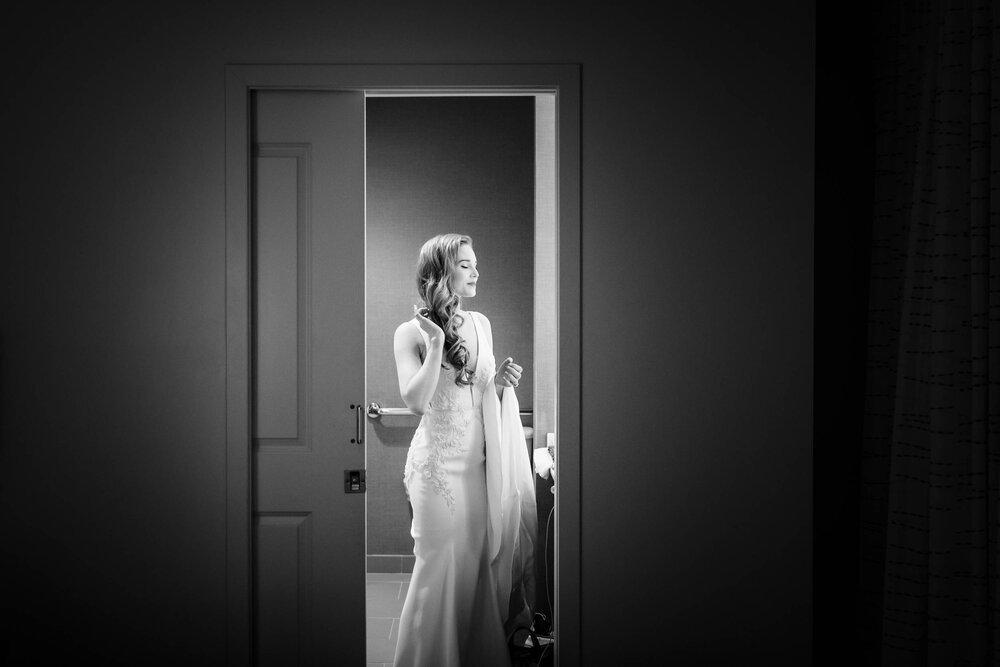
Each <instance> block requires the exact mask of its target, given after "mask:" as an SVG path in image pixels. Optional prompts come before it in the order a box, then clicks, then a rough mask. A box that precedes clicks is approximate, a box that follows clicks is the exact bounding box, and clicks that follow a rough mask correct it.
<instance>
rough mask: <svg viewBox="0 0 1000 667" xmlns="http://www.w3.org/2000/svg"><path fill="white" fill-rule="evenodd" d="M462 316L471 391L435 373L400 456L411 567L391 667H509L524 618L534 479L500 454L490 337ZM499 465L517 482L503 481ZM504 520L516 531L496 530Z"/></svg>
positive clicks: (509, 397)
mask: <svg viewBox="0 0 1000 667" xmlns="http://www.w3.org/2000/svg"><path fill="white" fill-rule="evenodd" d="M470 316H471V317H472V319H473V322H474V324H475V331H476V335H477V336H478V339H479V355H478V359H477V361H476V371H475V373H474V375H473V378H472V380H473V383H472V384H471V385H457V384H455V371H454V370H451V369H448V368H442V369H441V370H440V376H439V378H438V384H437V388H436V390H435V392H434V396H433V397H432V398H431V401H430V404H429V406H428V409H427V410H426V411H425V413H424V416H423V417H422V418H421V420H420V424H419V426H418V427H417V430H416V432H415V433H414V436H413V440H412V441H411V443H410V448H409V451H408V453H407V457H406V467H405V469H404V474H403V481H404V483H405V485H406V490H407V494H408V496H409V499H410V504H411V505H412V507H413V523H412V526H411V531H410V533H411V535H412V536H413V540H414V547H413V553H414V556H416V559H415V563H414V567H413V574H412V576H411V579H410V586H409V589H408V591H407V594H406V600H405V602H404V603H403V611H402V614H401V618H400V621H399V622H400V627H399V639H398V641H397V644H396V655H395V660H394V662H393V665H394V667H510V664H511V662H510V656H509V652H508V649H507V633H508V632H510V631H511V630H512V627H513V626H516V625H518V624H522V625H526V624H527V623H530V620H531V612H530V607H529V605H530V604H531V603H532V602H533V600H532V599H531V596H532V595H533V590H534V587H533V583H534V582H533V553H532V552H533V541H534V535H533V532H532V531H533V529H534V528H535V527H536V526H537V518H536V517H535V516H534V515H533V512H534V486H533V477H532V473H531V470H530V463H527V452H526V451H524V452H523V454H524V458H523V460H522V459H521V458H520V457H519V456H518V454H520V452H517V451H516V450H517V446H516V445H514V446H511V447H510V449H511V450H512V451H513V452H514V456H513V457H511V456H501V453H500V447H501V442H500V441H498V435H499V433H498V431H499V429H500V428H501V427H500V425H499V423H500V416H499V415H500V413H501V410H502V409H501V408H500V402H499V400H498V399H497V395H496V391H495V389H494V384H493V375H494V373H495V370H496V360H495V358H494V356H493V342H492V336H491V334H490V328H489V323H488V322H487V321H486V320H485V317H483V316H482V315H480V314H479V313H470ZM414 326H417V325H416V322H415V321H414ZM418 329H419V327H418ZM421 333H422V334H423V331H421ZM424 342H425V344H426V342H427V339H426V335H424ZM508 392H509V394H508ZM503 400H504V401H506V402H508V403H510V405H511V407H512V408H513V409H514V410H515V412H514V413H513V414H514V419H517V425H516V426H517V429H518V430H520V428H521V427H520V421H519V419H518V418H517V413H516V406H517V399H516V398H515V397H514V395H513V390H511V389H510V388H505V389H504V399H503ZM484 401H485V404H486V405H485V408H486V410H485V426H484ZM508 413H509V411H508ZM510 421H511V420H510V419H508V421H507V427H508V428H510V429H512V425H511V423H510ZM520 435H521V437H520V443H521V445H520V446H521V448H522V449H524V447H525V445H524V438H523V432H522V433H521V434H520ZM488 458H489V459H490V460H491V462H492V463H491V469H490V474H489V477H490V480H491V481H490V483H489V484H490V486H491V488H490V489H489V490H488V488H487V487H488V482H487V477H488V475H487V459H488ZM505 465H506V467H507V468H508V469H512V467H516V470H517V474H516V475H511V474H508V475H507V476H506V479H503V480H502V479H501V473H502V469H503V467H504V466H505ZM528 487H530V489H529V488H528ZM504 489H506V493H504ZM529 496H530V497H529ZM504 499H506V511H502V510H503V502H504ZM522 510H523V511H522ZM504 519H506V520H507V523H510V522H511V521H513V522H515V523H516V524H517V525H514V526H513V527H512V528H511V529H507V530H506V531H505V530H504V529H503V525H502V524H503V520H504ZM503 540H506V542H507V543H506V544H501V542H502V541H503ZM515 543H516V544H515ZM512 572H513V576H512V574H511V573H512ZM512 590H513V591H514V595H511V591H512ZM505 626H506V627H507V629H505Z"/></svg>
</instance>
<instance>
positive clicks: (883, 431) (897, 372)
mask: <svg viewBox="0 0 1000 667" xmlns="http://www.w3.org/2000/svg"><path fill="white" fill-rule="evenodd" d="M872 21H873V24H872V26H873V35H874V39H875V42H874V44H873V47H874V53H875V58H874V65H873V71H874V76H875V79H874V84H875V88H874V89H875V109H874V114H875V115H874V123H875V136H876V174H875V210H874V219H873V241H872V264H871V289H870V302H869V303H870V306H869V320H868V360H867V389H866V411H865V434H864V436H865V442H864V448H863V451H864V456H863V460H862V464H861V466H862V468H861V482H862V484H861V487H862V488H861V491H862V499H861V501H862V502H861V512H862V516H861V533H862V534H861V554H860V556H861V579H862V581H861V593H862V596H861V610H860V611H861V627H862V635H863V636H862V642H863V646H864V649H865V662H866V664H869V665H884V666H886V667H889V666H895V665H934V666H938V665H941V666H944V665H947V666H949V667H954V666H958V665H962V666H972V665H983V666H987V665H989V666H992V667H996V666H997V665H1000V614H998V600H1000V577H998V573H1000V543H998V532H1000V523H998V517H1000V30H998V28H1000V21H998V10H997V9H996V8H995V7H994V6H993V3H990V2H983V1H980V2H944V1H923V2H883V3H881V4H880V5H879V8H878V10H877V11H876V13H875V14H874V15H873V17H872Z"/></svg>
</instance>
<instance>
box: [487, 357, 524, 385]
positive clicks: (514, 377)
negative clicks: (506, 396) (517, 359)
mask: <svg viewBox="0 0 1000 667" xmlns="http://www.w3.org/2000/svg"><path fill="white" fill-rule="evenodd" d="M523 370H524V369H523V368H521V367H520V366H518V365H517V364H515V363H514V358H513V357H507V358H506V359H504V360H503V361H502V362H500V366H499V367H498V368H497V374H496V375H495V376H494V378H493V382H494V383H496V385H497V387H498V388H500V387H516V386H517V385H518V384H519V383H520V381H521V371H523Z"/></svg>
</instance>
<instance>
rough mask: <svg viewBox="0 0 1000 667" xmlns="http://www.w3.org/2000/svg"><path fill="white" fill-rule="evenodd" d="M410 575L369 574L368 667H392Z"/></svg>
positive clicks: (367, 584)
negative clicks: (400, 614)
mask: <svg viewBox="0 0 1000 667" xmlns="http://www.w3.org/2000/svg"><path fill="white" fill-rule="evenodd" d="M409 585H410V575H409V574H408V573H404V574H376V573H373V572H369V573H368V579H367V583H366V586H365V589H366V593H365V599H366V603H367V605H368V613H367V616H368V637H367V643H368V667H392V657H393V655H394V654H395V653H396V638H397V637H398V636H399V613H400V612H401V611H402V610H403V600H405V599H406V589H407V588H408V587H409Z"/></svg>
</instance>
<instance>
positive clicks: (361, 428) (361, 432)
mask: <svg viewBox="0 0 1000 667" xmlns="http://www.w3.org/2000/svg"><path fill="white" fill-rule="evenodd" d="M354 407H355V410H354V412H355V414H356V415H357V417H358V419H357V428H358V444H359V445H363V444H365V409H364V408H363V407H361V404H360V403H359V404H358V405H356V406H354Z"/></svg>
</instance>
